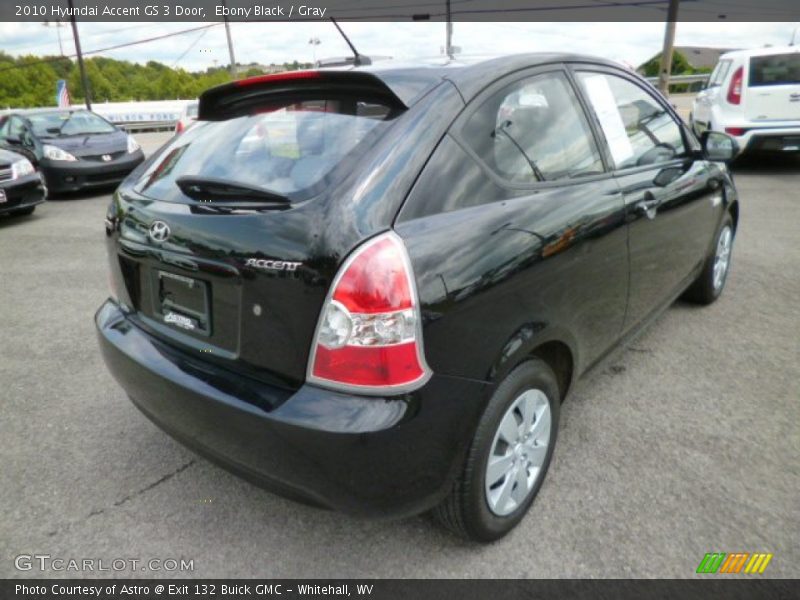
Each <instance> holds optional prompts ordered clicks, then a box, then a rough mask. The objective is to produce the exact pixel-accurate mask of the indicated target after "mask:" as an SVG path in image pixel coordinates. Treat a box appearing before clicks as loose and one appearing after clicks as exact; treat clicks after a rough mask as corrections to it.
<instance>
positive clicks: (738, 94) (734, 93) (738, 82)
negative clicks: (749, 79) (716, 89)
mask: <svg viewBox="0 0 800 600" xmlns="http://www.w3.org/2000/svg"><path fill="white" fill-rule="evenodd" d="M742 79H744V67H739V68H738V69H736V71H735V72H734V73H733V77H731V83H730V85H729V86H728V103H730V104H740V103H741V102H742Z"/></svg>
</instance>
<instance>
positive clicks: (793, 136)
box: [737, 124, 800, 152]
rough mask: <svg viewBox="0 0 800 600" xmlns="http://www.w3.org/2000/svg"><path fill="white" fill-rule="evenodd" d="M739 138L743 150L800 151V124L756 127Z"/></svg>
mask: <svg viewBox="0 0 800 600" xmlns="http://www.w3.org/2000/svg"><path fill="white" fill-rule="evenodd" d="M737 139H739V140H740V141H739V144H740V146H741V148H742V151H745V150H747V151H761V152H800V124H798V125H797V126H796V127H785V128H766V129H761V128H756V129H750V130H748V131H747V132H746V133H745V134H744V135H743V136H742V137H741V138H737Z"/></svg>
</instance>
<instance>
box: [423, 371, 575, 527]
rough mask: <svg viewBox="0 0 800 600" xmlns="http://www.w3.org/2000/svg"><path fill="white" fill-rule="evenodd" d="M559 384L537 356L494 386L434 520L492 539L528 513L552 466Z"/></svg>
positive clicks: (556, 426)
mask: <svg viewBox="0 0 800 600" xmlns="http://www.w3.org/2000/svg"><path fill="white" fill-rule="evenodd" d="M560 403H561V400H560V396H559V390H558V382H557V379H556V376H555V374H554V373H553V370H552V369H551V368H550V367H549V366H548V365H547V364H546V363H545V362H544V361H541V360H538V359H537V360H531V361H528V362H525V363H523V364H522V365H520V366H518V367H517V368H516V369H514V370H513V371H512V372H511V373H510V374H509V375H508V377H506V378H505V380H503V382H502V383H501V384H500V385H499V386H498V388H497V390H496V391H495V393H494V395H493V396H492V398H491V400H490V401H489V405H488V406H487V408H486V411H485V412H484V414H483V416H482V418H481V420H480V422H479V424H478V428H477V430H476V432H475V436H474V438H473V440H472V444H471V446H470V449H469V452H468V454H467V458H466V462H465V465H464V468H463V470H462V472H461V475H460V476H459V478H458V480H457V481H456V483H455V485H454V487H453V490H452V491H451V493H450V495H449V496H448V497H447V498H446V499H445V501H444V502H443V503H442V504H440V505H439V506H438V507H436V508H435V509H434V513H433V514H434V516H435V518H436V519H437V520H438V521H439V522H440V523H441V524H442V525H444V526H445V527H447V528H448V529H450V530H451V531H453V532H455V533H457V534H458V535H461V536H463V537H467V538H470V539H473V540H476V541H480V542H491V541H493V540H496V539H498V538H501V537H503V536H504V535H505V534H507V533H508V532H509V531H511V530H512V529H513V528H514V527H515V526H516V525H517V524H518V523H519V522H520V521H521V520H522V518H523V517H524V516H525V513H527V512H528V509H529V508H530V506H531V504H532V503H533V500H534V498H535V497H536V494H537V493H538V492H539V488H540V487H541V486H542V482H543V481H544V477H545V474H546V473H547V469H548V467H549V465H550V460H551V458H552V455H553V448H554V446H555V442H556V434H557V431H558V417H559V408H560Z"/></svg>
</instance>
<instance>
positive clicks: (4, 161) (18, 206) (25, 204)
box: [0, 148, 46, 215]
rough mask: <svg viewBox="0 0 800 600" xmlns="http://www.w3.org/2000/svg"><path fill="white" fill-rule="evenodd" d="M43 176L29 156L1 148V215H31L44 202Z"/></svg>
mask: <svg viewBox="0 0 800 600" xmlns="http://www.w3.org/2000/svg"><path fill="white" fill-rule="evenodd" d="M45 195H46V190H45V187H44V184H43V182H42V178H41V177H40V176H39V173H38V172H37V171H36V168H35V167H34V166H33V165H32V164H31V161H29V160H28V159H27V158H25V157H24V156H22V155H21V154H16V153H15V152H9V151H7V150H3V149H1V148H0V215H29V214H31V213H32V212H33V211H34V210H35V209H36V205H37V204H41V203H42V202H44V199H45Z"/></svg>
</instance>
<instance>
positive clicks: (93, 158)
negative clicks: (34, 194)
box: [0, 108, 144, 193]
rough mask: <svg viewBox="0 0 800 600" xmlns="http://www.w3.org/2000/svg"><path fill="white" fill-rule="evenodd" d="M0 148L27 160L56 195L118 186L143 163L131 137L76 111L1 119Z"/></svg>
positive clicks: (52, 110)
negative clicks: (17, 153)
mask: <svg viewBox="0 0 800 600" xmlns="http://www.w3.org/2000/svg"><path fill="white" fill-rule="evenodd" d="M0 145H2V146H4V147H5V148H7V149H9V150H13V151H14V152H19V153H20V154H23V155H24V156H25V157H26V158H28V160H30V161H31V162H32V163H33V164H34V165H35V166H37V167H38V168H39V170H40V171H41V173H42V175H43V176H44V179H45V182H46V184H47V189H48V191H49V192H54V193H59V192H73V191H77V190H82V189H85V188H91V187H95V186H108V185H112V184H117V183H119V182H120V181H122V180H123V179H124V178H125V177H127V176H128V175H129V174H130V172H131V171H133V170H134V169H135V168H136V167H137V166H138V165H139V164H140V163H141V162H142V161H143V160H144V154H142V150H141V148H140V147H139V144H138V143H137V142H136V140H135V139H133V136H131V135H128V134H127V133H125V132H124V131H122V130H121V129H118V128H117V127H116V126H114V125H113V124H111V123H109V122H108V121H106V120H105V119H104V118H102V117H101V116H99V115H97V114H95V113H93V112H90V111H88V110H84V109H78V108H69V109H58V108H47V109H35V110H29V111H24V112H19V113H11V114H9V115H6V116H4V117H1V118H0Z"/></svg>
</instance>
